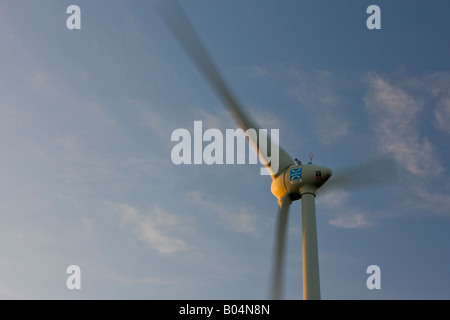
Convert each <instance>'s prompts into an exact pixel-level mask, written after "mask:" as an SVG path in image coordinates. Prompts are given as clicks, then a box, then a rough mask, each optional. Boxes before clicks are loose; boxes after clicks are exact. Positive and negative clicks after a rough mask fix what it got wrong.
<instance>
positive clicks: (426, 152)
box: [364, 73, 443, 176]
mask: <svg viewBox="0 0 450 320" xmlns="http://www.w3.org/2000/svg"><path fill="white" fill-rule="evenodd" d="M367 81H368V84H369V93H368V94H367V95H366V97H365V98H364V101H365V103H366V106H367V107H368V109H369V110H370V112H371V114H372V115H373V116H374V120H375V125H376V128H375V130H376V132H377V141H378V145H379V147H380V149H381V150H382V151H383V152H386V153H390V154H392V155H393V156H394V157H395V159H396V161H398V162H399V163H401V164H402V166H404V167H405V168H406V169H407V170H408V171H409V172H410V173H412V174H413V175H417V176H425V175H437V174H439V173H440V172H442V171H443V167H442V166H441V164H440V163H439V162H438V160H437V158H436V154H435V149H434V146H433V145H432V143H431V142H430V140H429V139H428V138H427V137H424V136H423V135H422V134H421V133H420V131H419V126H418V119H419V117H420V115H421V111H422V109H423V108H424V102H423V101H422V100H419V99H416V98H414V97H413V96H412V95H410V94H408V93H407V92H406V91H405V90H403V89H401V88H400V87H399V86H395V85H392V84H391V83H389V82H388V81H387V80H386V79H383V78H382V77H381V76H379V75H377V74H374V73H371V74H369V75H368V77H367Z"/></svg>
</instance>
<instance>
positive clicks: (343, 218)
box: [317, 191, 374, 229]
mask: <svg viewBox="0 0 450 320" xmlns="http://www.w3.org/2000/svg"><path fill="white" fill-rule="evenodd" d="M349 196H350V194H349V193H348V192H346V191H334V192H327V193H325V194H321V195H320V196H319V197H318V198H317V199H318V200H317V201H318V204H319V205H323V206H324V207H326V208H327V209H332V210H331V213H330V214H329V216H330V218H329V220H328V223H329V224H330V225H332V226H335V227H338V228H345V229H364V228H369V227H372V226H373V225H374V222H373V221H370V220H369V215H368V214H367V213H366V212H363V211H361V210H359V209H356V208H354V207H352V206H351V205H349V204H348V199H349Z"/></svg>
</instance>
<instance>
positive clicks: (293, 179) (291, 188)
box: [271, 164, 332, 201]
mask: <svg viewBox="0 0 450 320" xmlns="http://www.w3.org/2000/svg"><path fill="white" fill-rule="evenodd" d="M331 175H332V172H331V169H329V168H327V167H322V166H316V165H312V164H307V165H299V166H291V167H289V168H287V169H286V170H285V171H284V172H283V173H282V174H280V175H279V176H278V177H276V178H275V179H274V180H273V181H272V186H271V191H272V193H273V195H274V196H275V197H277V198H278V199H280V198H282V197H284V196H285V195H286V194H288V195H289V197H290V199H291V201H295V200H298V199H300V198H301V196H302V194H305V193H312V194H314V195H315V192H316V190H317V189H319V188H320V187H321V186H322V185H323V184H324V183H325V182H326V181H327V180H328V179H329V178H330V177H331Z"/></svg>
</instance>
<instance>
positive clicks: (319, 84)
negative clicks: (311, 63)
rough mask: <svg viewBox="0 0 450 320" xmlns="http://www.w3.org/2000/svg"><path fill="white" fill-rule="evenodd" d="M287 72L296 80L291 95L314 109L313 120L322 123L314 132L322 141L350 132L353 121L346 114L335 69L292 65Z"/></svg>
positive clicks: (339, 137)
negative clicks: (307, 69)
mask: <svg viewBox="0 0 450 320" xmlns="http://www.w3.org/2000/svg"><path fill="white" fill-rule="evenodd" d="M287 74H288V77H289V78H290V79H292V80H293V81H294V83H293V85H291V87H290V89H289V94H291V95H292V96H293V97H295V98H296V99H297V101H298V102H299V103H301V105H302V106H304V107H307V108H308V109H310V110H313V111H314V112H313V113H311V118H310V120H309V121H310V122H312V123H320V126H315V128H314V133H315V135H316V138H317V139H318V140H319V141H320V142H321V143H323V144H330V143H332V142H335V141H337V140H339V139H341V138H343V137H345V136H346V135H348V134H349V130H350V122H349V121H348V120H347V119H346V118H345V117H344V116H342V111H343V106H344V103H343V98H342V97H341V95H340V94H339V93H338V91H337V90H336V89H335V83H336V82H335V80H334V77H333V74H332V73H331V72H329V71H325V70H322V71H314V72H306V71H300V70H297V69H295V68H291V69H289V70H287Z"/></svg>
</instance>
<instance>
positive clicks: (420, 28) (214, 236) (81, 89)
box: [0, 0, 450, 299]
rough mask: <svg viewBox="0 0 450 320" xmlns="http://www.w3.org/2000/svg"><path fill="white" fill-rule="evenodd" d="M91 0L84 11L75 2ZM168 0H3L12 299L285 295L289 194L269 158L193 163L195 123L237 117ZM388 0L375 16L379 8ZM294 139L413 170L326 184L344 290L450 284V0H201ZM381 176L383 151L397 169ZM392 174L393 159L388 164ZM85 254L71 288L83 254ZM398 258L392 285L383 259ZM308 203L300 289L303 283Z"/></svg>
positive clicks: (256, 98) (291, 273)
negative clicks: (182, 42) (276, 253)
mask: <svg viewBox="0 0 450 320" xmlns="http://www.w3.org/2000/svg"><path fill="white" fill-rule="evenodd" d="M72 4H76V5H79V6H80V8H81V30H68V29H67V28H66V20H67V18H68V16H69V15H68V14H66V9H67V7H68V6H69V5H72ZM156 4H157V1H137V0H136V1H104V0H96V1H47V0H42V1H39V2H38V1H24V0H20V1H2V2H1V4H0V30H1V32H0V43H1V45H0V58H1V61H2V63H1V64H0V148H1V150H2V157H1V158H0V175H1V179H0V243H1V245H0V298H2V299H35V298H44V299H54V298H57V299H59V298H62V299H80V298H81V299H95V298H100V299H122V298H123V299H265V298H267V297H268V292H269V284H270V269H271V261H272V254H273V248H272V247H273V240H274V230H275V218H276V212H277V202H276V199H275V197H274V196H273V195H272V194H271V192H270V183H271V181H270V180H271V179H270V178H269V177H267V176H261V175H260V174H259V168H260V165H259V164H258V165H251V164H247V165H211V166H209V165H179V166H176V165H174V164H173V163H172V161H171V158H170V154H171V150H172V148H173V147H174V145H175V143H174V142H172V141H171V133H172V131H173V130H175V129H177V128H185V129H188V130H190V131H191V132H192V130H193V125H194V121H196V120H201V121H203V126H204V128H205V129H206V128H217V129H220V130H223V132H225V130H226V129H228V128H235V124H234V122H233V121H232V118H231V117H230V115H229V114H228V113H227V111H226V110H225V109H224V108H223V106H222V105H221V103H220V101H219V100H218V99H217V98H216V97H215V96H214V94H213V93H212V92H211V90H210V88H209V86H208V85H207V84H206V83H205V81H204V80H203V78H202V77H201V76H200V74H199V73H198V72H197V70H196V69H195V68H194V67H193V65H192V63H191V62H190V61H189V59H188V58H187V57H186V55H185V54H184V52H183V51H182V49H181V48H180V46H179V45H178V43H177V42H176V40H175V39H174V37H173V36H172V34H171V33H170V32H169V30H168V29H167V27H166V26H165V24H164V23H163V21H162V20H161V18H160V17H159V16H158V14H157V12H156V10H155V5H156ZM371 4H377V5H378V6H379V7H380V8H381V27H382V28H381V29H380V30H368V29H367V27H366V19H367V18H368V16H369V15H368V14H366V9H367V7H368V6H369V5H371ZM181 5H182V6H183V8H184V9H185V11H186V13H187V14H188V16H189V17H190V19H191V21H192V23H193V25H194V26H195V27H196V29H197V30H198V33H199V34H200V37H201V38H202V39H203V41H204V43H205V44H206V46H207V48H208V50H209V52H210V53H211V55H212V56H213V58H214V60H215V61H216V62H217V65H218V67H219V68H220V70H221V71H222V73H223V74H224V76H225V78H226V79H227V81H228V83H229V84H230V87H231V88H232V89H233V90H234V92H235V94H236V95H237V96H238V97H239V98H240V100H241V101H242V103H243V104H244V105H245V107H246V110H247V111H248V113H249V114H251V115H252V116H253V117H254V119H255V120H256V122H258V123H259V124H260V126H261V127H263V128H268V129H271V128H273V129H279V130H280V143H281V145H282V147H283V148H284V149H285V150H286V151H287V152H288V153H289V154H290V155H291V156H292V157H293V158H299V159H301V160H303V161H307V160H308V156H309V153H313V154H314V163H316V164H320V165H324V166H327V167H330V168H331V169H332V170H333V172H335V173H338V172H339V170H340V169H345V168H349V167H352V166H354V165H358V164H361V163H364V162H365V161H368V160H370V159H374V158H377V157H379V156H384V155H388V156H392V157H393V159H395V163H396V165H397V169H398V176H399V179H398V183H397V184H395V185H394V186H388V187H386V188H379V189H371V190H346V189H340V190H334V191H333V192H329V193H327V194H324V195H323V197H320V196H318V197H317V199H316V210H317V227H318V244H319V262H320V276H321V292H322V298H324V299H449V298H450V291H449V289H448V288H449V285H450V272H449V267H448V266H449V265H450V251H449V250H448V244H449V242H450V232H449V231H450V183H449V182H448V181H449V176H450V175H449V164H450V153H449V148H448V146H449V143H448V141H449V138H450V126H449V125H448V123H449V122H450V60H449V59H448V57H449V56H450V52H449V51H450V46H449V40H450V39H449V35H448V30H449V27H450V26H449V23H450V22H449V21H448V17H447V15H446V13H447V12H448V9H450V4H449V3H447V2H444V1H433V2H425V1H395V2H394V3H393V2H392V1H375V2H374V1H357V2H356V1H347V0H346V1H315V2H310V1H272V0H270V1H269V0H264V1H250V0H239V1H234V0H233V1H214V2H212V1H204V0H197V1H181ZM380 175H383V170H382V168H380ZM385 178H386V179H387V180H390V179H391V178H392V177H389V176H386V177H385ZM72 264H76V265H78V266H80V268H81V285H82V289H81V290H68V289H67V287H66V279H67V277H68V274H66V268H67V267H68V266H69V265H72ZM373 264H375V265H378V266H380V269H381V289H380V290H369V289H367V287H366V279H367V277H368V275H367V274H366V268H367V267H368V266H369V265H373ZM301 288H302V273H301V206H300V202H295V203H293V205H292V206H291V211H290V220H289V232H288V250H287V262H286V287H285V298H287V299H299V298H301V297H302V289H301Z"/></svg>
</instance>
